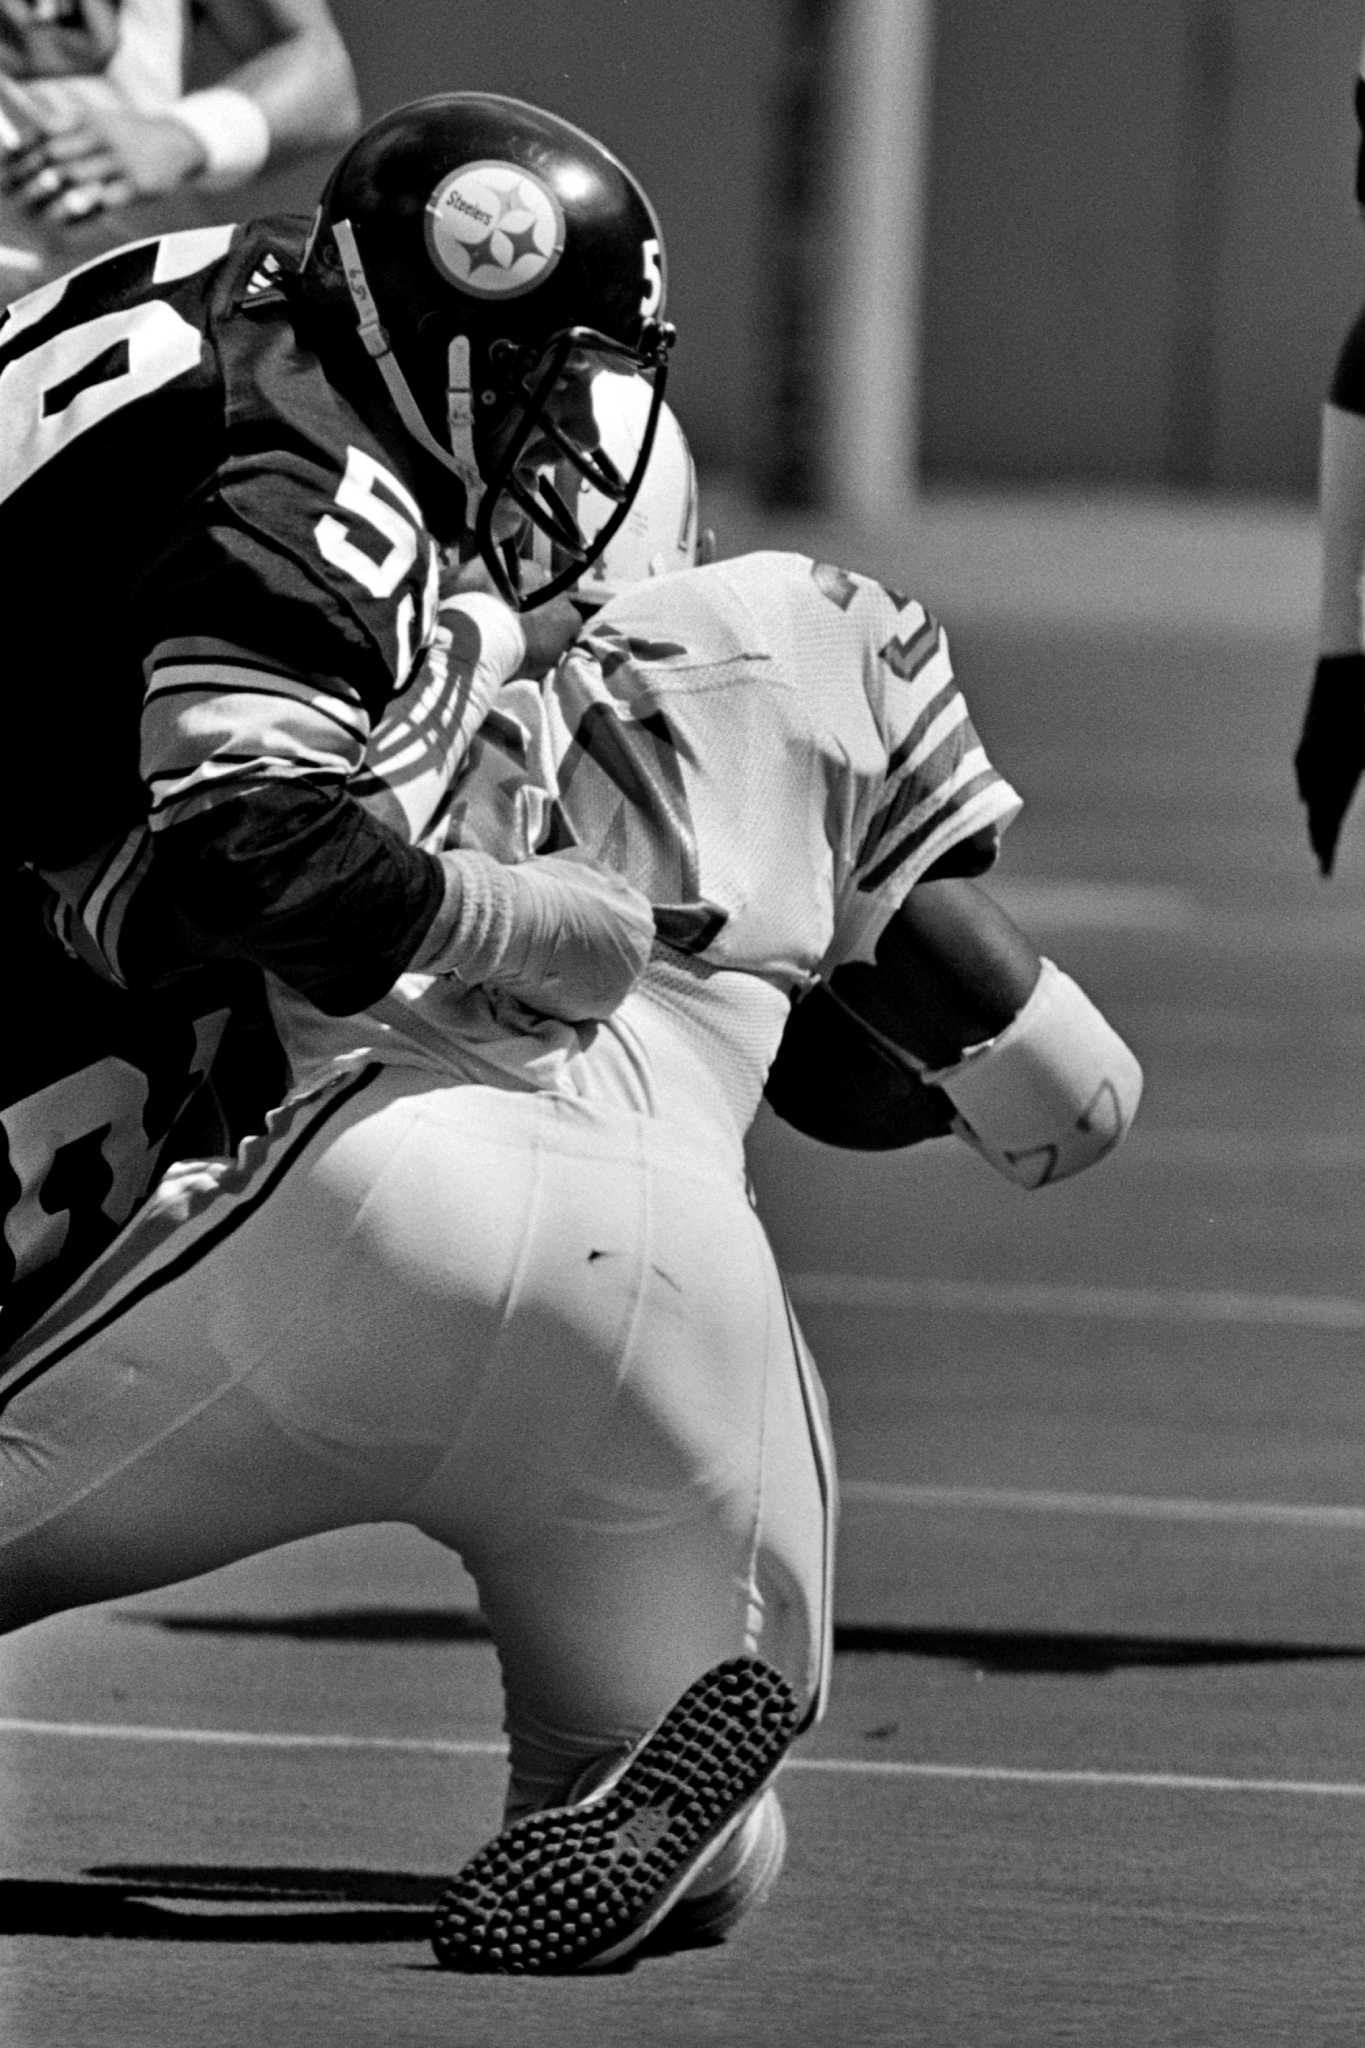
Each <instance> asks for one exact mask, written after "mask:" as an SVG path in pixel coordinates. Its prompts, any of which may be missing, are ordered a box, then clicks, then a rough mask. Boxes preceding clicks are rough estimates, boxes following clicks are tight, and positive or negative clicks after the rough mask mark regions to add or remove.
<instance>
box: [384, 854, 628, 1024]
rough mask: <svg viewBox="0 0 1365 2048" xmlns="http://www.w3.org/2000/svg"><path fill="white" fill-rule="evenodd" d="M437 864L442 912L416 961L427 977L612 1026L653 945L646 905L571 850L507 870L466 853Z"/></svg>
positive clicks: (577, 1020)
mask: <svg viewBox="0 0 1365 2048" xmlns="http://www.w3.org/2000/svg"><path fill="white" fill-rule="evenodd" d="M441 863H442V866H443V867H444V868H445V870H446V887H447V900H446V907H445V909H444V911H443V912H442V914H441V916H440V917H439V918H438V920H437V927H436V930H435V932H434V933H433V934H432V935H431V939H429V942H428V946H427V948H426V949H425V950H424V952H423V953H422V955H421V956H419V958H418V959H417V960H416V961H414V962H413V965H414V966H416V967H419V968H420V969H422V970H423V971H424V972H426V973H430V974H447V975H450V976H451V977H452V978H453V979H454V980H456V981H459V982H463V983H465V984H467V985H468V986H470V987H483V988H492V989H498V990H500V991H501V992H502V993H503V994H504V995H509V996H514V997H515V998H516V999H517V1001H518V1002H521V1003H525V1005H526V1007H527V1008H528V1009H531V1010H539V1011H540V1012H541V1013H542V1014H543V1015H545V1016H549V1017H560V1018H563V1019H564V1020H565V1021H566V1022H568V1023H575V1024H576V1023H582V1022H585V1021H589V1020H592V1019H595V1018H602V1017H609V1016H610V1015H611V1013H612V1011H613V1010H615V1009H616V1007H617V1005H618V1004H619V1003H621V1002H622V1001H623V999H624V998H625V997H626V996H628V995H629V994H630V991H631V990H632V989H633V988H634V986H635V984H636V982H637V981H638V980H639V979H640V976H641V975H642V974H643V973H644V970H645V967H646V964H647V963H648V960H649V954H650V948H651V946H652V945H653V943H654V912H653V910H652V908H651V907H650V904H649V901H648V899H647V898H646V897H645V896H643V895H641V893H640V891H639V890H638V889H636V888H633V887H632V885H631V884H630V883H629V882H627V881H625V880H623V878H622V877H621V876H620V875H616V874H613V873H611V872H610V871H609V870H608V869H606V868H603V867H599V866H598V865H597V863H596V862H595V861H592V860H589V859H588V858H587V857H586V856H584V855H582V854H580V853H578V852H577V851H574V850H569V851H566V852H563V853H545V854H539V855H537V856H536V857H535V858H534V859H532V860H524V861H519V862H517V863H516V864H515V865H511V866H504V865H503V864H502V863H501V862H499V861H495V860H492V859H490V858H489V856H488V855H487V854H483V853H478V852H475V851H474V850H472V849H470V848H462V849H460V850H459V851H455V852H450V853H446V854H443V855H442V856H441ZM432 940H434V941H435V943H434V944H433V943H432Z"/></svg>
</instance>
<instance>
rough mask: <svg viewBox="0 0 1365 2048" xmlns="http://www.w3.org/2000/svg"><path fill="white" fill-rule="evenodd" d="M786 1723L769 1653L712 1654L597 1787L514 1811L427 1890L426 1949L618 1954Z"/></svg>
mask: <svg viewBox="0 0 1365 2048" xmlns="http://www.w3.org/2000/svg"><path fill="white" fill-rule="evenodd" d="M798 1721H799V1707H798V1704H797V1700H796V1696H795V1694H794V1693H793V1691H792V1689H791V1687H790V1686H789V1685H788V1684H787V1682H786V1680H785V1679H784V1678H783V1677H782V1676H781V1674H780V1673H779V1672H777V1671H774V1670H773V1668H772V1666H771V1665H769V1664H765V1663H763V1662H762V1660H761V1659H759V1658H757V1657H736V1658H732V1659H730V1660H729V1661H727V1662H726V1663H723V1664H717V1665H715V1666H714V1667H713V1669H711V1670H710V1671H707V1672H705V1673H703V1675H702V1676H701V1677H700V1678H698V1679H697V1680H696V1681H695V1683H694V1684H692V1685H691V1686H689V1687H688V1689H687V1691H686V1692H685V1693H684V1694H683V1695H682V1698H681V1699H680V1700H678V1701H677V1702H676V1704H675V1705H674V1706H672V1707H671V1708H670V1709H669V1711H668V1712H667V1713H666V1714H665V1715H664V1717H663V1719H662V1720H661V1721H660V1722H659V1723H658V1725H657V1726H656V1727H655V1728H654V1729H653V1730H652V1731H651V1732H650V1733H649V1734H648V1735H647V1736H645V1738H644V1739H643V1741H642V1742H640V1743H639V1744H638V1745H637V1747H636V1748H635V1749H633V1750H632V1751H631V1752H630V1754H629V1756H628V1757H627V1758H626V1760H625V1762H624V1763H623V1764H622V1765H621V1767H620V1768H619V1770H617V1771H616V1773H615V1774H614V1775H613V1777H612V1778H611V1779H610V1781H609V1782H608V1783H607V1784H606V1785H604V1786H603V1787H602V1788H601V1789H600V1790H599V1791H596V1792H594V1793H593V1794H592V1795H591V1796H590V1797H589V1798H587V1799H585V1800H583V1801H581V1802H580V1803H579V1804H578V1805H574V1806H551V1807H546V1808H544V1809H543V1810H542V1811H541V1812H539V1813H532V1814H526V1815H524V1816H523V1817H522V1818H521V1819H520V1820H516V1821H514V1822H513V1823H512V1824H511V1826H510V1827H507V1828H504V1830H503V1832H502V1833H501V1834H500V1835H498V1836H496V1837H495V1838H494V1840H493V1841H491V1842H489V1843H488V1844H487V1845H486V1846H485V1847H484V1848H482V1849H481V1850H480V1851H479V1852H478V1854H477V1855H476V1856H474V1857H473V1858H472V1859H471V1860H470V1862H468V1863H467V1864H466V1865H465V1867H464V1869H463V1870H462V1871H461V1872H460V1874H459V1876H458V1877H457V1878H456V1879H455V1881H454V1883H453V1884H452V1885H451V1886H450V1887H449V1888H448V1889H447V1890H446V1891H445V1892H444V1893H443V1894H442V1895H441V1897H440V1899H439V1900H438V1901H437V1906H436V1923H435V1927H434V1929H433V1931H432V1947H433V1948H434V1950H435V1952H436V1957H437V1960H438V1961H439V1962H440V1963H441V1964H442V1965H443V1966H444V1967H445V1968H446V1969H449V1970H464V1971H491V1972H501V1973H504V1974H523V1975H532V1974H541V1975H547V1974H550V1973H552V1972H566V1971H571V1970H594V1969H601V1968H603V1967H604V1966H605V1965H606V1964H608V1963H612V1962H616V1961H617V1960H619V1959H620V1958H621V1957H623V1956H625V1955H628V1954H629V1953H630V1951H631V1950H633V1949H636V1948H638V1947H639V1946H640V1944H641V1942H643V1941H644V1940H645V1938H646V1936H647V1935H648V1934H649V1933H650V1932H651V1930H652V1929H653V1928H655V1927H657V1926H658V1924H659V1922H660V1921H661V1920H662V1919H663V1917H664V1915H665V1914H666V1913H667V1912H668V1911H669V1910H670V1908H671V1907H673V1906H674V1905H675V1903H676V1902H677V1901H678V1900H679V1899H680V1898H681V1897H682V1895H683V1894H684V1893H685V1892H688V1891H689V1890H691V1889H692V1887H693V1886H694V1883H695V1880H697V1878H698V1877H699V1876H701V1875H702V1874H703V1873H704V1872H705V1871H706V1869H707V1867H708V1865H710V1864H711V1863H712V1862H713V1861H716V1860H718V1859H719V1858H720V1856H721V1854H722V1852H723V1851H724V1849H725V1847H726V1845H727V1844H728V1843H729V1841H730V1839H731V1837H732V1836H733V1835H735V1834H736V1833H737V1832H738V1831H739V1830H741V1829H742V1828H744V1827H745V1824H746V1822H751V1821H752V1817H753V1815H754V1814H757V1813H758V1812H760V1811H761V1809H762V1801H761V1800H760V1795H761V1794H762V1792H763V1790H764V1788H765V1786H766V1785H767V1783H768V1781H769V1779H770V1778H771V1777H772V1776H773V1774H774V1773H775V1772H776V1770H777V1769H778V1766H779V1765H780V1764H781V1762H782V1759H783V1757H784V1756H785V1754H786V1752H787V1748H788V1745H789V1744H790V1743H791V1741H792V1738H793V1737H794V1735H795V1733H796V1730H797V1724H798ZM756 1801H758V1802H759V1805H758V1806H757V1807H756V1806H755V1802H756ZM740 1860H741V1863H742V1862H743V1860H744V1858H743V1856H741V1859H740ZM778 1862H779V1864H780V1851H779V1856H778ZM772 1875H773V1876H774V1877H775V1876H776V1869H774V1870H773V1872H772ZM724 1884H725V1879H724V1878H722V1880H721V1886H720V1889H722V1890H723V1888H724ZM734 1917H736V1918H737V1917H738V1915H737V1914H736V1915H735V1916H734ZM709 1938H711V1939H718V1938H719V1935H718V1934H717V1933H715V1932H714V1930H712V1931H711V1932H710V1934H709Z"/></svg>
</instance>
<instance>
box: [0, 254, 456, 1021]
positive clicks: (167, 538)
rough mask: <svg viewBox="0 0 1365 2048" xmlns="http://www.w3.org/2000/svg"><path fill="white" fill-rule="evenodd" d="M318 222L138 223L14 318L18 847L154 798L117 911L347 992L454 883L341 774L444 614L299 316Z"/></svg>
mask: <svg viewBox="0 0 1365 2048" xmlns="http://www.w3.org/2000/svg"><path fill="white" fill-rule="evenodd" d="M303 231H304V224H303V223H302V222H296V221H290V220H278V221H269V222H256V223H251V224H249V225H247V226H245V227H238V228H225V227H211V228H204V229H193V230H189V231H186V232H183V233H180V234H174V235H168V236H165V237H162V238H160V239H158V240H154V241H149V242H143V243H137V244H134V245H132V246H130V247H128V248H125V249H122V250H119V251H117V252H115V253H114V254H112V255H110V256H108V257H105V258H103V259H101V260H100V261H97V262H96V263H94V264H91V265H89V266H87V267H86V268H85V269H83V270H80V271H77V272H74V273H72V274H71V275H70V276H68V277H67V278H64V279H62V280H59V281H58V282H57V283H56V284H54V285H51V286H47V287H45V288H44V289H43V290H41V291H39V292H37V293H34V294H31V295H30V296H29V297H28V298H26V299H21V300H19V301H18V302H16V304H15V305H14V306H12V307H11V308H10V309H9V311H8V313H7V314H6V315H5V317H4V318H3V320H0V560H3V561H4V563H5V565H6V571H7V579H8V587H9V589H10V591H11V593H12V594H13V595H12V600H11V606H10V609H9V614H8V617H7V619H6V626H5V640H6V648H7V656H8V658H7V662H6V671H7V681H6V687H5V717H6V727H7V745H6V749H5V768H4V806H3V821H4V822H3V831H4V835H5V841H6V852H7V854H8V856H9V859H10V860H11V861H16V860H17V861H28V862H32V863H34V864H36V865H38V866H40V867H42V868H44V869H65V868H68V867H70V866H71V865H72V864H79V863H88V862H91V861H98V859H99V857H100V849H102V848H105V847H109V846H113V845H116V844H117V843H118V842H119V841H120V840H121V839H123V837H124V836H125V835H127V834H128V833H129V832H130V831H132V830H134V829H135V828H136V827H138V826H139V825H140V824H141V823H142V821H144V820H148V819H149V820H150V823H151V826H152V835H151V840H150V855H147V854H146V852H145V851H144V854H143V855H142V856H140V857H139V860H138V862H137V863H136V864H134V868H133V869H131V870H130V871H135V872H136V873H137V874H138V875H139V876H140V877H142V880H141V882H140V884H139V891H140V896H139V900H140V902H141V905H142V916H141V920H140V922H139V919H138V918H137V917H136V916H135V917H133V918H132V920H131V923H130V924H128V925H125V933H126V932H128V931H132V932H133V933H137V932H138V931H141V933H142V943H143V945H144V948H145V947H146V945H147V944H148V943H149V942H148V936H147V935H148V933H149V932H150V931H151V930H152V929H153V927H156V928H159V929H160V930H161V931H162V932H163V934H164V933H171V932H172V931H174V932H178V933H179V935H180V938H181V940H183V944H184V949H185V952H186V955H187V957H202V956H204V955H205V954H217V955H222V954H228V953H230V954H232V955H234V956H240V957H245V958H247V959H251V960H254V961H256V962H257V963H258V964H259V965H262V966H266V967H271V968H273V969H275V970H276V971H277V972H279V973H280V974H281V975H282V976H283V978H284V979H286V980H289V981H292V982H294V983H295V985H297V986H300V987H302V988H304V989H305V990H306V991H307V992H308V993H310V994H312V995H313V996H314V997H315V999H316V1000H319V1001H320V1002H322V1003H323V1004H324V1005H325V1006H326V1007H333V1008H344V1007H347V1006H349V1005H350V1004H352V1003H353V1002H354V1003H359V1002H361V1001H364V1000H368V999H369V998H370V997H371V996H372V995H375V994H378V993H379V992H381V990H382V989H383V988H386V987H387V986H388V985H389V984H390V983H391V982H392V980H393V978H394V976H395V975H396V974H397V973H398V972H400V971H401V970H402V968H403V967H404V966H405V965H406V964H407V962H408V960H409V959H410V958H411V955H412V952H413V951H414V950H415V947H416V945H417V942H418V941H419V940H420V938H421V936H422V934H423V933H424V932H425V930H426V928H427V925H428V924H429V922H430V919H431V916H432V914H433V912H434V909H435V906H436V903H437V901H438V900H439V876H438V872H437V870H436V867H435V864H434V863H433V861H432V860H431V858H430V857H429V856H428V855H426V854H424V853H421V852H419V851H417V850H415V849H413V848H411V847H409V846H407V845H406V844H404V843H403V841H402V840H401V839H400V838H399V837H398V835H397V834H394V833H391V832H388V831H387V830H386V829H385V828H384V827H383V826H382V825H380V824H378V823H376V822H375V821H374V820H373V819H371V818H369V817H368V816H367V815H366V814H365V813H364V812H363V811H362V810H361V809H360V807H359V806H358V805H357V804H356V803H355V801H354V799H353V798H352V797H351V796H350V795H349V794H348V792H347V787H346V785H347V782H348V779H349V777H350V776H351V775H352V774H353V773H354V771H355V770H356V769H357V768H358V767H359V765H360V763H361V761H362V759H363V756H364V751H365V746H366V742H367V739H368V736H369V732H370V728H371V726H372V724H373V722H374V720H375V719H376V717H377V716H378V715H379V713H380V712H381V711H382V710H383V708H384V706H385V705H386V704H387V703H388V702H389V700H390V699H391V698H392V697H393V696H394V695H395V693H396V692H397V691H398V690H399V689H400V688H401V687H402V686H403V684H404V683H405V681H406V680H407V678H408V676H409V675H410V674H411V672H412V670H413V667H414V663H415V661H416V659H417V658H418V657H419V655H420V653H421V650H422V648H423V645H424V643H425V641H426V639H427V638H428V637H429V635H430V632H431V630H432V625H433V622H434V616H435V599H436V574H437V562H436V550H435V547H434V544H433V542H432V540H431V537H430V535H429V534H428V532H427V531H426V528H425V526H424V524H423V521H422V516H421V512H420V509H419V507H418V504H417V501H416V499H415V497H414V496H413V494H412V491H411V490H410V488H409V486H408V485H407V483H406V482H405V481H404V480H403V478H402V476H401V475H400V474H399V473H398V470H397V468H396V466H395V463H394V460H393V457H392V455H391V454H390V453H389V452H388V451H386V450H385V449H384V448H383V447H381V446H380V445H379V443H378V442H377V440H376V439H375V437H374V436H373V434H372V433H371V432H370V431H369V429H368V428H367V427H366V425H365V424H364V423H363V421H362V420H361V419H360V417H359V416H358V414H357V413H356V412H355V410H354V409H353V408H352V407H351V406H350V405H349V404H348V403H347V402H346V401H345V399H344V398H343V397H342V396H341V395H340V394H339V393H338V392H337V390H336V389H335V388H334V386H333V385H332V384H331V383H330V382H329V381H328V379H327V377H326V375H325V374H324V372H323V369H322V367H321V365H320V364H319V362H318V359H317V357H316V356H315V355H314V354H313V353H312V351H311V350H310V349H309V347H308V346H307V345H306V343H305V342H304V341H303V339H301V337H300V334H299V331H298V328H297V325H296V319H295V312H294V308H293V305H292V303H291V299H290V296H289V293H288V290H287V288H286V281H287V279H288V276H289V274H290V272H291V271H292V269H293V267H294V265H295V264H296V262H297V258H298V254H299V250H300V247H301V238H302V234H303ZM153 906H155V912H156V914H155V916H154V917H153V916H152V914H151V912H152V907H153ZM141 957H142V956H141V955H139V953H138V952H137V949H136V947H135V946H134V947H133V948H132V950H131V951H130V953H129V954H128V955H127V957H125V958H124V960H123V962H122V964H123V966H124V967H125V969H126V970H129V971H136V970H137V969H138V967H139V965H140V962H141Z"/></svg>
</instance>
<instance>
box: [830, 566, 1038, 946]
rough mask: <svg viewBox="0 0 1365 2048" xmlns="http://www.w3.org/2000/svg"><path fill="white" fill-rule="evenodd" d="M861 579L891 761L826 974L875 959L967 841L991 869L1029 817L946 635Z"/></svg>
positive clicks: (870, 674)
mask: <svg viewBox="0 0 1365 2048" xmlns="http://www.w3.org/2000/svg"><path fill="white" fill-rule="evenodd" d="M856 580H857V583H858V586H859V594H860V600H861V602H860V604H859V605H858V607H857V610H858V611H859V612H860V613H861V615H862V619H863V625H864V631H865V636H866V637H865V645H864V656H863V666H864V682H865V688H866V691H867V696H868V702H869V706H870V708H871V711H872V714H873V718H874V720H875V722H876V725H877V728H878V730H879V732H880V733H881V736H882V741H883V746H884V755H883V767H882V772H881V774H880V776H879V777H878V778H876V780H875V781H873V782H872V783H871V785H870V786H869V788H868V790H867V793H866V797H865V801H864V803H863V805H862V807H861V812H860V816H859V818H858V821H857V826H856V830H855V844H854V846H853V849H852V859H851V864H850V868H849V872H848V875H847V876H846V878H845V886H844V889H843V891H842V892H841V895H842V903H841V907H840V909H839V910H838V913H837V917H836V930H835V939H834V945H833V947H832V948H831V953H830V957H829V959H828V960H827V963H826V965H827V967H832V966H834V965H837V964H839V963H840V962H842V961H845V960H851V959H858V958H861V959H870V958H871V955H872V949H873V947H874V946H875V944H876V940H877V938H878V937H879V936H880V933H881V931H882V929H883V928H884V926H885V925H886V923H887V920H888V919H889V918H890V917H891V915H892V914H893V912H894V911H895V910H896V909H897V908H898V907H899V905H900V904H901V903H903V902H904V900H905V898H906V896H907V895H908V894H909V892H910V890H911V889H912V888H913V887H914V886H915V884H916V882H919V881H921V880H923V878H924V877H925V876H926V875H927V874H928V873H929V872H930V870H931V869H933V870H937V871H940V872H943V871H947V870H948V869H950V868H951V866H952V861H951V858H950V857H951V856H952V854H953V853H954V850H955V849H961V848H963V847H964V844H965V842H968V841H971V842H972V846H973V856H972V859H971V862H970V865H971V867H972V869H973V871H980V869H981V868H983V867H984V866H987V865H989V863H990V861H991V860H993V859H994V855H995V851H996V849H997V848H998V844H999V838H1000V834H1001V833H1002V832H1003V831H1004V829H1005V827H1006V826H1007V825H1008V824H1009V823H1010V822H1011V820H1012V819H1013V818H1015V817H1016V816H1017V815H1018V813H1019V811H1020V809H1021V808H1022V805H1021V800H1020V798H1019V796H1018V794H1017V792H1016V791H1015V790H1014V789H1013V788H1012V787H1011V786H1010V784H1009V783H1008V782H1007V781H1006V780H1005V779H1004V777H1003V776H1002V775H1001V774H1000V773H999V772H998V771H997V769H996V768H995V767H994V766H993V764H992V762H991V760H990V758H989V756H988V755H987V753H986V750H985V747H984V746H983V745H982V742H981V738H980V735H979V734H978V732H977V729H976V727H975V725H974V724H973V721H972V717H971V713H970V711H969V709H968V706H967V702H966V699H965V698H964V697H963V695H962V692H961V690H960V689H959V688H958V684H957V681H956V678H955V676H954V674H953V666H952V661H951V658H950V655H949V650H948V642H947V637H946V635H945V634H944V632H943V629H942V627H941V626H940V625H939V624H938V622H937V621H936V620H935V619H934V618H933V616H932V615H931V614H930V613H929V612H928V611H926V610H925V608H924V606H923V605H922V604H920V603H918V602H917V601H916V600H914V599H909V600H905V599H901V598H898V597H897V596H896V595H895V594H894V593H891V592H888V591H884V590H882V589H881V588H880V586H869V585H868V583H867V582H866V580H865V579H863V578H858V579H856Z"/></svg>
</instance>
